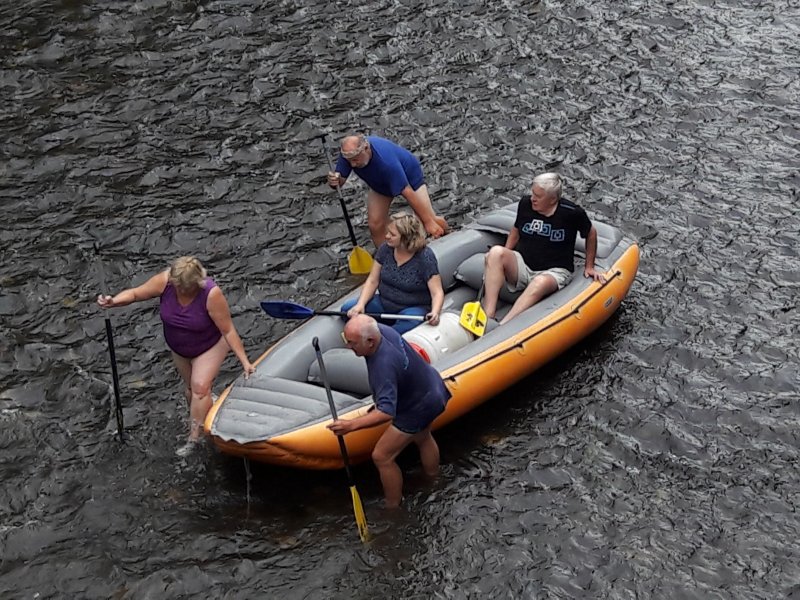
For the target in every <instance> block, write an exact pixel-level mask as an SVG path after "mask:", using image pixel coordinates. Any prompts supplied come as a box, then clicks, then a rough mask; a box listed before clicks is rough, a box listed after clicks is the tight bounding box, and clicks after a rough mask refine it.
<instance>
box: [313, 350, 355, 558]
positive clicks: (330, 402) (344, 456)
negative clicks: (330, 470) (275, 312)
mask: <svg viewBox="0 0 800 600" xmlns="http://www.w3.org/2000/svg"><path fill="white" fill-rule="evenodd" d="M311 343H312V345H313V346H314V352H315V353H316V354H317V364H319V375H320V378H321V379H322V383H323V384H325V393H326V394H327V395H328V406H329V407H330V409H331V416H332V417H333V420H334V421H336V420H338V419H339V416H338V415H337V414H336V404H334V402H333V393H332V392H331V384H330V383H329V382H328V373H327V371H326V370H325V363H324V362H323V361H322V352H320V350H319V338H317V337H314V339H313V340H312V342H311ZM336 438H337V439H338V440H339V450H340V451H341V453H342V460H343V461H344V470H345V472H346V473H347V482H348V484H349V485H350V495H351V496H352V497H353V514H355V517H356V525H357V526H358V536H359V537H360V538H361V541H362V542H365V543H366V542H367V541H369V530H368V529H367V516H366V515H365V514H364V507H363V506H362V504H361V496H359V495H358V490H357V489H356V484H355V482H354V481H353V473H352V472H351V471H350V458H349V457H348V456H347V446H346V445H345V443H344V437H342V436H341V435H337V436H336Z"/></svg>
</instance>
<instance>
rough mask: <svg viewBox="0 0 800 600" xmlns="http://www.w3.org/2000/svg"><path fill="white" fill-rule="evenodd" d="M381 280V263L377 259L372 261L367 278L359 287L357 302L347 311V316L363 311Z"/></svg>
mask: <svg viewBox="0 0 800 600" xmlns="http://www.w3.org/2000/svg"><path fill="white" fill-rule="evenodd" d="M380 282H381V263H379V262H378V261H377V260H376V261H373V263H372V268H371V269H370V270H369V275H367V280H366V281H365V282H364V287H362V288H361V293H360V294H359V295H358V302H356V304H355V306H354V307H353V308H351V309H350V310H348V311H347V316H348V317H354V316H356V315H357V314H360V313H363V312H364V310H365V308H366V306H367V302H369V301H370V300H371V299H372V297H373V296H374V295H375V290H377V289H378V285H380Z"/></svg>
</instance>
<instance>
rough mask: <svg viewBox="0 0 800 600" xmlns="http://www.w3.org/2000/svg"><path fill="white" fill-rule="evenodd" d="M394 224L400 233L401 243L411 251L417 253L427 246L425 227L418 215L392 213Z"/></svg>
mask: <svg viewBox="0 0 800 600" xmlns="http://www.w3.org/2000/svg"><path fill="white" fill-rule="evenodd" d="M391 220H392V224H393V225H394V226H395V227H397V233H398V234H400V243H401V244H403V246H405V248H406V250H408V251H409V252H413V253H415V254H416V253H417V252H419V251H420V250H422V249H423V248H424V247H425V244H426V243H427V242H426V241H425V227H424V226H423V225H422V221H420V220H419V219H418V218H417V216H416V215H412V214H409V213H407V212H399V213H396V214H394V215H392V219H391Z"/></svg>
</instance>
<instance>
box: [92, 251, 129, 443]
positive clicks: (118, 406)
mask: <svg viewBox="0 0 800 600" xmlns="http://www.w3.org/2000/svg"><path fill="white" fill-rule="evenodd" d="M94 253H95V255H96V256H97V272H98V274H99V276H100V285H101V287H102V288H103V289H105V287H106V274H105V269H104V268H103V259H102V257H101V256H100V246H99V245H98V244H97V243H95V244H94ZM105 320H106V337H107V338H108V354H109V356H110V357H111V379H112V380H113V382H114V415H115V416H116V418H117V434H118V435H119V441H120V442H124V441H125V437H124V429H125V423H124V422H123V419H122V400H120V397H119V375H118V373H117V353H116V352H115V351H114V332H113V330H112V329H111V319H110V318H109V317H106V319H105Z"/></svg>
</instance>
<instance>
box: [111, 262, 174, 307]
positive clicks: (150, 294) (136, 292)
mask: <svg viewBox="0 0 800 600" xmlns="http://www.w3.org/2000/svg"><path fill="white" fill-rule="evenodd" d="M168 282H169V270H166V271H162V272H161V273H159V274H158V275H153V276H152V277H151V278H150V279H148V280H147V281H145V282H144V283H143V284H142V285H140V286H138V287H135V288H128V289H126V290H122V291H121V292H120V293H119V294H117V295H116V296H104V295H103V294H100V295H99V296H98V297H97V304H99V305H100V306H101V307H103V308H115V307H117V306H127V305H128V304H133V303H134V302H140V301H142V300H150V298H155V297H156V296H160V295H161V294H163V293H164V289H165V288H166V287H167V283H168Z"/></svg>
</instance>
